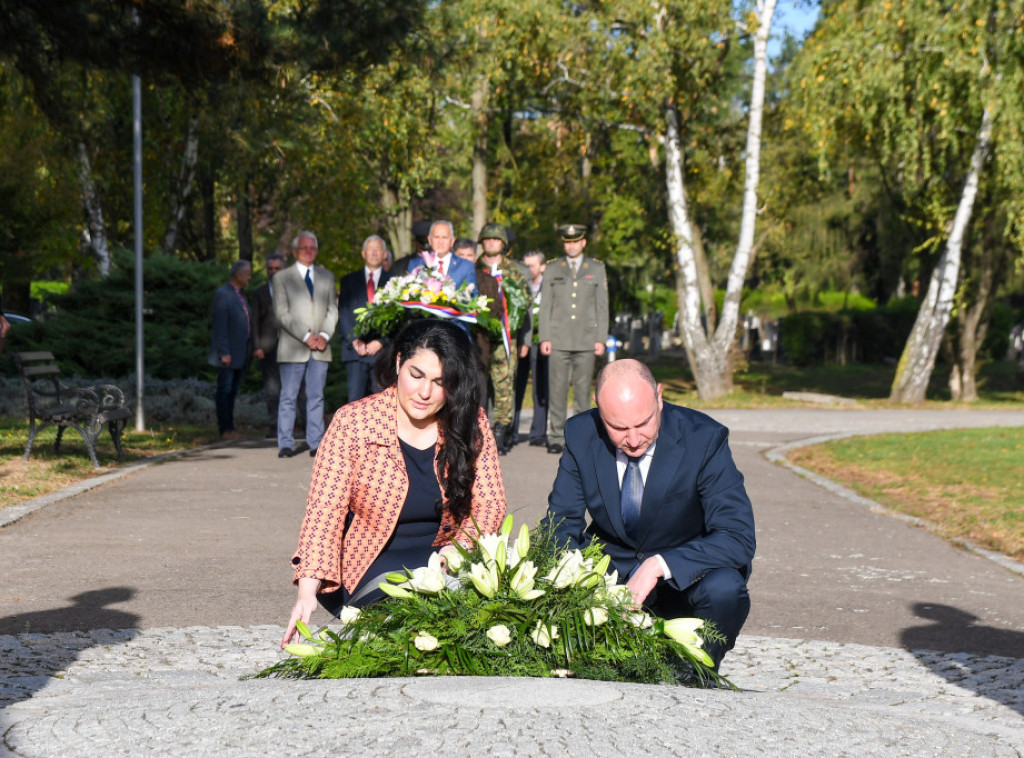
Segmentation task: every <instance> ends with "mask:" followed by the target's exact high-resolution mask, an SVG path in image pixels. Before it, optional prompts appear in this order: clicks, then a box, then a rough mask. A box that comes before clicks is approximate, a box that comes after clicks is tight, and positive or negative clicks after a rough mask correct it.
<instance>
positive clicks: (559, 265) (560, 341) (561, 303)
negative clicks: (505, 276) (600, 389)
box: [538, 224, 608, 453]
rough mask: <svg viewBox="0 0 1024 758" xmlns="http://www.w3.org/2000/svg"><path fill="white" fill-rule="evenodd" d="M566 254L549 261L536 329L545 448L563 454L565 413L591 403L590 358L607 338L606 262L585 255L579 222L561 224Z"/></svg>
mask: <svg viewBox="0 0 1024 758" xmlns="http://www.w3.org/2000/svg"><path fill="white" fill-rule="evenodd" d="M560 231H561V234H562V245H563V246H564V248H565V257H564V258H558V259H556V260H554V261H551V262H549V263H548V264H547V270H546V271H545V274H544V283H543V285H542V286H541V297H540V314H539V318H538V321H539V324H538V332H539V336H540V353H541V355H546V356H548V392H549V395H548V417H549V419H550V421H551V432H550V434H549V435H548V452H549V453H561V452H562V447H563V445H564V444H565V419H566V416H567V415H568V412H569V384H570V382H571V383H572V388H573V411H574V413H583V412H584V411H586V410H588V409H589V408H590V395H591V390H590V388H591V381H592V380H593V376H594V359H595V357H596V356H599V355H604V348H605V340H606V339H607V338H608V280H607V278H606V276H605V270H604V264H603V263H601V261H597V260H594V259H593V258H586V257H584V255H583V248H585V247H586V246H587V230H586V228H585V227H583V226H580V225H579V224H569V225H568V226H563V227H562V228H561V229H560Z"/></svg>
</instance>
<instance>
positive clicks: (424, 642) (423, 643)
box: [412, 632, 439, 653]
mask: <svg viewBox="0 0 1024 758" xmlns="http://www.w3.org/2000/svg"><path fill="white" fill-rule="evenodd" d="M412 644H414V645H415V646H416V649H417V650H422V651H423V652H424V653H429V652H430V651H431V650H435V649H437V646H438V644H439V643H438V641H437V637H435V636H434V635H432V634H430V633H429V632H420V633H419V634H417V635H416V639H414V640H413V641H412Z"/></svg>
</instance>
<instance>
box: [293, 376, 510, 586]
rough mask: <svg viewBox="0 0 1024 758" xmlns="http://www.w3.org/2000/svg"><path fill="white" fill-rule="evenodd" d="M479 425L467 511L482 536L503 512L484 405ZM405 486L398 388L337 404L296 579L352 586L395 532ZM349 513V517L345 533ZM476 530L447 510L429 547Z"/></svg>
mask: <svg viewBox="0 0 1024 758" xmlns="http://www.w3.org/2000/svg"><path fill="white" fill-rule="evenodd" d="M480 431H481V433H482V438H483V439H482V443H483V444H482V449H481V450H480V454H479V456H478V457H477V461H476V480H475V482H474V483H473V502H472V511H471V513H472V518H473V519H476V523H477V524H478V525H479V526H480V529H481V530H483V532H484V533H485V534H487V533H491V532H497V531H498V529H499V527H500V526H501V522H502V520H503V519H504V518H505V485H504V482H503V481H502V478H501V468H500V466H499V464H498V450H497V447H496V445H495V444H494V435H493V434H492V433H491V429H490V425H489V424H488V423H487V415H486V413H484V411H483V409H481V410H480ZM441 441H442V440H441V439H439V440H438V445H440V444H441ZM435 466H436V464H435ZM438 480H439V481H440V477H438ZM408 490H409V477H408V474H407V473H406V470H405V459H404V458H403V457H402V449H401V447H400V446H399V444H398V394H397V392H396V390H395V388H394V387H391V388H389V389H386V390H384V391H383V392H380V393H378V394H376V395H370V396H369V397H366V398H363V399H362V400H359V401H357V402H355V403H350V404H348V405H345V406H343V407H342V408H340V409H339V410H338V412H337V413H335V414H334V419H333V420H332V421H331V425H330V428H329V429H328V430H327V433H326V434H325V435H324V438H323V439H322V440H321V441H320V446H319V449H318V451H317V456H316V463H315V464H314V466H313V478H312V481H311V482H310V484H309V496H308V498H307V501H306V515H305V518H304V519H303V521H302V529H301V530H300V531H299V547H298V550H297V551H296V552H295V555H294V557H293V558H292V565H293V566H294V567H295V581H296V582H298V580H299V579H305V578H313V579H320V580H321V586H320V591H321V592H329V591H332V590H335V589H337V588H338V585H339V583H341V584H344V585H345V588H346V589H347V590H348V591H349V592H353V591H354V590H355V588H356V586H357V585H358V584H359V580H360V579H362V578H363V575H364V574H365V573H366V572H367V570H369V568H370V566H371V565H372V564H373V562H374V560H376V558H377V556H378V555H380V553H381V551H382V550H383V549H384V545H385V544H386V543H387V541H388V539H390V537H391V534H392V533H393V532H394V530H395V525H396V524H397V523H398V516H399V514H400V513H401V512H402V506H403V505H404V503H405V496H406V494H407V492H408ZM349 513H352V523H351V525H350V526H349V529H348V533H347V534H343V531H344V527H345V519H346V517H347V516H348V514H349ZM460 527H461V528H460ZM475 532H476V530H475V529H474V527H473V524H472V521H471V520H469V519H467V520H466V521H465V522H463V523H462V524H461V525H457V524H455V521H454V519H453V518H452V515H451V514H450V513H449V512H448V510H447V509H446V510H445V511H444V514H443V516H442V518H441V527H440V529H439V530H438V532H437V537H436V538H435V539H434V545H435V546H437V547H440V546H443V545H447V544H448V543H450V542H451V541H452V540H453V539H454V538H456V537H457V536H459V537H461V538H462V539H460V540H459V541H460V542H465V541H466V540H465V537H466V536H467V535H472V534H475Z"/></svg>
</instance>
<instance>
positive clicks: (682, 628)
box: [664, 618, 715, 666]
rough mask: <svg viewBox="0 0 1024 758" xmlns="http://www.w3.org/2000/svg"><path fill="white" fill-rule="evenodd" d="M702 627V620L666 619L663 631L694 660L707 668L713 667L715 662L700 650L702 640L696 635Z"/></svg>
mask: <svg viewBox="0 0 1024 758" xmlns="http://www.w3.org/2000/svg"><path fill="white" fill-rule="evenodd" d="M702 626H704V621H703V619H693V618H689V619H688V618H682V619H668V620H667V621H665V626H664V629H665V635H666V636H667V637H670V638H672V639H673V640H675V641H676V642H678V643H679V644H680V645H682V646H683V647H685V648H686V651H687V652H688V653H690V655H692V656H693V657H694V658H696V659H697V660H699V661H700V662H701V663H703V664H705V665H707V666H714V665H715V662H714V661H712V660H711V656H710V655H708V654H707V653H706V652H705V651H704V650H702V649H701V647H702V646H703V645H704V640H702V639H701V638H700V637H699V636H698V635H697V630H698V629H700V628H701V627H702Z"/></svg>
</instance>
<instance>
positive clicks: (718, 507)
mask: <svg viewBox="0 0 1024 758" xmlns="http://www.w3.org/2000/svg"><path fill="white" fill-rule="evenodd" d="M596 396H597V408H596V409H593V410H590V411H586V412H585V413H582V414H578V415H576V416H574V417H573V418H571V419H570V420H569V421H568V422H567V423H566V426H565V449H564V451H563V453H562V457H561V460H560V461H559V466H558V475H557V476H556V478H555V484H554V487H553V489H552V491H551V495H550V496H549V498H548V514H547V516H546V517H545V521H546V522H549V523H552V524H554V525H555V535H556V538H557V539H558V541H559V544H568V546H569V547H580V546H583V545H586V544H588V543H589V542H590V541H591V540H593V539H597V540H599V541H600V542H601V543H603V544H604V549H605V552H606V553H607V554H608V555H610V556H611V563H612V567H613V568H614V569H616V570H617V571H618V572H619V576H620V577H622V578H623V579H625V580H626V584H627V586H628V587H629V589H630V591H631V592H632V594H633V599H634V601H635V602H636V603H637V604H643V605H645V606H646V607H647V608H648V609H650V610H651V612H652V613H654V614H656V615H658V616H661V617H662V618H679V617H697V618H703V619H707V620H710V621H713V622H714V623H715V625H716V626H717V627H718V629H719V631H721V632H722V634H723V635H724V636H725V637H726V642H725V643H724V644H707V645H706V647H705V649H706V650H707V653H708V655H710V656H711V658H712V660H714V662H715V668H716V669H717V668H718V664H719V663H720V662H721V660H722V657H723V656H724V655H725V654H726V652H728V651H729V650H731V649H732V648H733V645H734V644H735V643H736V637H737V635H738V634H739V632H740V629H741V628H742V626H743V623H744V622H745V621H746V618H747V614H748V613H749V611H750V596H749V595H748V593H747V579H748V578H749V576H750V570H751V562H752V561H753V558H754V514H753V509H752V508H751V505H750V499H749V498H748V497H747V493H746V490H745V489H744V486H743V475H742V474H740V472H739V471H738V470H737V468H736V464H735V463H733V459H732V453H731V452H730V451H729V442H728V430H727V429H726V428H725V427H724V426H722V425H721V424H719V423H717V422H716V421H714V420H713V419H711V418H710V417H709V416H706V415H704V414H703V413H699V412H697V411H693V410H690V409H688V408H682V407H680V406H677V405H672V404H670V403H665V402H663V401H662V398H661V385H660V384H658V383H657V382H656V381H655V380H654V377H653V376H652V375H651V372H650V370H649V369H648V368H647V367H646V366H645V365H644V364H642V363H640V362H638V361H635V360H619V361H615V362H614V363H609V364H608V365H607V366H605V368H604V369H602V371H601V373H600V374H599V375H598V378H597V392H596ZM587 515H589V516H590V519H591V523H590V525H589V526H588V525H587V523H586V516H587Z"/></svg>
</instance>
